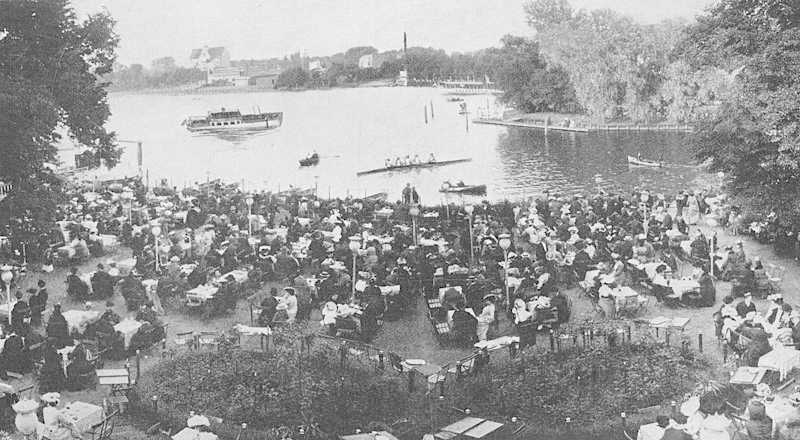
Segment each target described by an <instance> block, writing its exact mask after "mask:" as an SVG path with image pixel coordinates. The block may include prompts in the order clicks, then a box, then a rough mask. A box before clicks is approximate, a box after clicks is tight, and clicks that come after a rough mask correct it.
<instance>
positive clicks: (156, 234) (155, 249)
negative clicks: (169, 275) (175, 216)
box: [150, 224, 161, 272]
mask: <svg viewBox="0 0 800 440" xmlns="http://www.w3.org/2000/svg"><path fill="white" fill-rule="evenodd" d="M150 232H152V233H153V241H154V242H155V246H154V247H153V253H155V256H156V262H155V268H156V272H158V237H159V236H160V235H161V226H159V225H157V224H156V225H154V226H153V227H152V228H150Z"/></svg>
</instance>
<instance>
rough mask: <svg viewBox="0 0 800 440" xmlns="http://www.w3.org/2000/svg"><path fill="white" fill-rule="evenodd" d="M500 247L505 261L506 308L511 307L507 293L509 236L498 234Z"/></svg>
mask: <svg viewBox="0 0 800 440" xmlns="http://www.w3.org/2000/svg"><path fill="white" fill-rule="evenodd" d="M498 243H499V244H500V247H501V248H503V256H504V257H505V260H506V265H505V269H504V270H503V276H504V277H505V281H506V282H505V285H506V306H510V305H511V296H510V295H509V293H508V248H510V247H511V236H510V235H508V234H500V237H499V241H498Z"/></svg>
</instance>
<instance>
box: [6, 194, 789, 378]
mask: <svg viewBox="0 0 800 440" xmlns="http://www.w3.org/2000/svg"><path fill="white" fill-rule="evenodd" d="M93 194H95V195H93V196H92V197H91V201H89V200H87V199H86V198H85V197H84V196H83V195H82V193H80V191H77V192H76V194H75V198H74V199H73V200H72V201H71V203H69V204H67V205H65V206H63V207H61V210H60V211H59V216H60V217H59V218H60V219H61V221H62V222H64V228H63V229H66V230H67V231H68V232H69V236H68V237H66V240H65V241H66V242H68V243H72V245H75V246H79V247H80V246H83V245H82V244H81V243H82V241H85V239H86V238H87V237H88V236H96V235H98V232H101V231H102V232H112V233H114V234H115V235H117V236H118V238H119V240H120V242H121V243H123V244H125V245H127V246H129V247H130V248H131V250H132V254H133V258H134V259H135V264H134V265H133V266H134V267H133V269H132V270H127V273H125V272H126V271H125V270H122V269H121V268H118V267H117V263H115V262H113V261H110V262H108V264H106V265H103V264H101V265H98V266H97V270H96V271H95V272H94V273H93V274H92V275H91V277H90V279H89V282H88V283H87V281H86V280H85V277H82V276H81V274H79V273H78V272H77V270H76V269H73V270H72V271H71V273H70V274H69V275H68V277H67V280H66V285H67V287H66V289H67V292H68V294H69V295H70V296H72V297H74V298H76V299H78V300H84V301H85V300H89V299H92V300H98V299H99V300H105V299H107V298H110V297H112V296H113V294H114V293H115V291H119V293H120V294H121V295H122V297H123V298H124V300H125V302H126V305H127V308H128V310H129V311H131V312H136V313H137V319H138V320H140V321H143V322H146V323H147V325H148V326H149V327H146V328H145V329H144V330H141V331H140V333H141V335H144V336H142V337H143V338H145V337H146V338H147V339H148V340H146V341H140V342H137V344H139V343H141V344H146V343H152V342H153V341H155V340H159V339H158V338H159V336H161V337H163V333H162V334H159V333H158V332H156V331H153V329H162V324H161V322H160V320H159V318H158V316H157V315H158V313H157V312H162V311H163V308H162V307H161V302H162V301H165V300H169V299H170V298H177V299H178V301H181V300H183V298H185V295H186V293H187V292H188V291H190V290H191V289H193V288H195V287H198V286H201V285H205V284H210V283H213V284H217V285H218V290H217V293H216V294H215V295H214V301H210V307H209V308H208V309H207V316H215V315H218V314H222V313H226V312H228V311H230V310H232V309H234V308H235V306H236V303H237V300H239V299H244V298H247V299H249V301H250V302H251V303H253V304H255V305H257V306H258V307H259V309H260V313H259V315H258V316H257V318H256V319H257V325H258V326H262V327H268V326H272V325H278V324H280V323H283V322H293V321H294V320H296V319H303V318H308V317H310V316H311V315H312V310H319V312H320V313H319V314H320V316H321V319H320V323H321V324H322V326H323V327H324V328H325V329H326V330H327V331H329V332H330V333H331V334H336V333H338V332H355V333H357V334H359V335H361V336H362V337H364V338H365V339H370V338H371V337H372V336H374V335H375V333H376V332H377V331H378V329H379V326H380V322H381V319H382V318H384V317H388V316H392V315H396V314H398V313H402V311H403V310H405V309H407V308H409V307H410V306H412V305H413V304H414V303H415V301H416V299H415V296H414V295H415V294H416V292H417V290H418V289H420V288H421V290H422V291H423V292H424V294H425V296H426V297H427V298H429V299H431V298H437V297H438V299H439V305H438V307H436V308H435V309H432V310H431V312H432V318H433V319H434V321H437V322H446V323H448V325H449V327H450V328H451V329H452V334H453V335H454V336H455V338H456V340H458V341H460V342H463V343H466V344H472V343H474V342H475V341H481V340H486V339H487V338H488V337H489V331H490V329H491V328H492V327H493V326H495V325H496V324H497V322H498V318H499V313H500V311H502V310H505V311H507V312H509V313H510V315H509V316H511V317H512V319H513V322H514V324H515V325H516V326H517V328H518V331H519V333H520V335H521V336H524V335H526V334H530V332H535V331H537V330H539V329H540V328H541V327H542V326H546V325H550V326H553V325H558V324H560V323H563V322H565V321H567V320H568V319H569V317H570V312H571V310H570V302H571V300H570V299H569V298H568V297H567V295H565V294H564V292H562V290H563V289H562V288H563V287H565V286H571V285H574V284H575V283H578V282H583V284H582V285H583V286H584V287H585V289H586V290H587V292H588V293H589V296H590V297H591V298H593V299H594V300H595V301H596V302H597V305H598V308H599V310H601V311H602V312H603V314H604V315H605V316H606V317H608V318H614V317H616V315H617V310H616V309H615V303H614V301H613V299H612V296H611V294H610V293H609V290H611V289H613V288H616V287H618V286H625V285H628V286H636V287H638V286H641V285H645V286H646V287H647V289H648V290H649V291H650V292H651V293H652V294H653V295H654V296H655V297H656V298H657V299H658V300H659V301H664V302H667V303H669V304H673V305H684V306H690V307H711V306H713V305H714V304H715V301H716V293H715V287H714V281H713V280H714V276H716V277H717V278H722V279H726V280H735V281H736V282H735V283H734V287H735V289H734V295H736V294H738V293H739V292H740V293H741V294H742V295H744V294H745V293H746V292H757V291H759V286H760V285H761V284H764V283H763V278H764V276H763V273H760V272H759V271H762V270H763V265H761V263H760V261H757V260H756V261H754V262H753V263H750V262H749V261H748V260H747V259H746V258H744V255H743V251H742V250H741V246H738V247H737V248H736V249H729V250H728V249H726V250H725V251H726V252H723V253H722V255H721V256H720V257H717V258H714V260H713V261H712V260H711V258H712V256H713V255H714V253H715V250H716V240H715V237H712V238H711V239H710V240H709V239H708V238H707V237H706V236H705V235H704V234H703V232H702V231H701V230H700V229H699V228H694V227H693V225H695V224H697V223H698V222H700V221H701V219H702V217H703V216H704V215H708V214H710V213H712V210H713V208H714V204H715V203H716V202H718V200H714V199H711V198H710V197H708V196H707V195H706V194H704V193H703V192H698V193H695V194H689V193H686V192H681V193H679V194H678V196H677V197H676V198H675V199H674V200H668V199H667V198H666V197H664V196H663V195H661V194H651V193H649V192H648V191H645V190H635V191H634V192H633V193H631V194H619V193H617V194H611V193H605V192H604V191H602V190H601V191H598V192H597V193H595V194H592V195H589V196H583V195H576V196H572V197H563V196H558V195H556V194H550V193H547V192H546V193H545V194H544V197H540V198H537V199H535V200H530V201H523V202H521V203H517V204H511V203H509V202H504V203H499V204H490V203H488V202H483V203H481V204H479V205H477V206H475V207H474V220H473V218H472V213H470V214H467V213H466V210H465V209H463V208H461V207H454V208H453V210H452V212H451V207H439V208H425V209H423V210H422V212H421V213H420V214H421V215H419V216H418V217H415V218H412V216H411V210H410V207H411V206H415V205H414V203H413V202H414V201H415V200H418V196H417V197H413V192H412V191H409V190H408V189H407V190H406V191H404V197H403V199H404V200H402V201H400V202H397V203H390V202H386V201H384V200H380V199H376V200H369V199H346V200H341V199H334V200H321V199H317V198H315V197H313V195H312V194H309V193H303V192H301V191H294V192H288V193H284V194H271V193H245V192H242V191H241V190H240V189H239V188H237V187H236V186H235V185H223V184H220V183H210V184H205V185H198V186H197V187H194V188H190V189H185V190H183V191H176V190H174V189H169V188H165V187H160V188H154V189H153V190H152V191H150V192H144V191H143V188H141V187H134V188H128V187H124V186H122V185H116V186H114V185H112V186H109V187H106V188H104V189H103V190H101V191H97V192H93ZM124 194H130V195H129V196H124ZM467 216H469V217H471V218H470V220H473V221H472V222H471V224H472V226H473V228H472V231H469V230H468V228H467V227H466V225H467V224H470V222H468V221H467ZM87 219H88V221H90V222H91V224H90V225H88V227H87V225H86V222H87ZM445 219H446V220H445ZM412 220H419V226H418V227H417V224H416V223H415V222H414V221H412ZM415 227H416V230H415ZM92 228H95V229H92ZM504 234H507V235H508V240H509V243H508V246H507V248H504V247H503V246H501V245H502V243H501V241H502V240H503V237H504ZM73 236H75V237H77V238H78V240H77V242H75V240H72V239H71V238H73ZM355 237H357V239H355ZM90 241H91V242H92V243H95V244H94V245H93V248H94V249H95V250H94V251H91V250H89V254H97V255H100V254H102V252H103V249H102V241H99V240H90ZM76 243H77V244H76ZM353 243H355V248H353V247H352V246H353ZM87 249H88V245H87ZM354 250H355V254H356V258H355V271H356V274H355V277H354V276H353V269H352V267H353V266H352V264H353V263H352V261H353V255H354ZM13 255H15V254H13ZM13 255H12V257H13ZM73 255H77V256H78V257H77V260H78V261H79V259H80V258H82V257H83V255H84V252H83V251H76V252H75V253H74V254H73ZM70 258H76V257H75V256H73V257H70ZM506 258H507V259H508V267H506V265H505V260H506ZM679 261H685V262H688V263H689V264H691V265H692V266H693V267H694V268H695V270H694V271H693V273H692V275H691V277H692V279H693V280H694V281H695V282H696V284H697V288H694V289H690V290H689V291H681V292H675V291H674V290H673V289H672V286H671V284H672V283H671V279H672V278H673V276H672V274H675V273H678V272H679V271H680V266H679V264H680V263H679ZM44 263H50V262H49V261H44ZM712 264H713V266H712ZM45 265H46V264H45ZM712 267H713V269H712ZM242 268H244V269H246V270H247V272H248V273H247V281H245V282H241V281H238V280H236V279H235V277H233V276H232V275H230V273H231V272H232V271H234V270H240V269H242ZM712 273H713V275H714V276H712ZM223 274H228V275H225V276H223ZM587 274H589V276H588V277H587ZM151 279H152V280H156V281H157V287H156V288H155V290H154V291H150V290H148V289H147V288H146V287H145V286H144V284H143V280H151ZM309 279H310V282H309ZM507 279H508V280H509V298H508V299H509V301H508V303H506V302H505V292H504V287H505V283H506V280H507ZM353 280H355V285H354V284H353ZM266 282H282V283H284V284H285V285H286V286H287V287H286V288H284V289H283V290H282V292H281V293H280V294H279V292H278V289H277V288H271V289H270V290H269V292H268V293H267V294H264V293H256V294H253V292H263V291H261V290H259V288H260V287H261V286H262V285H263V284H264V283H266ZM760 283H761V284H760ZM393 286H396V287H397V288H396V289H392V288H388V287H393ZM45 287H46V286H44V285H43V283H40V288H39V289H38V290H37V291H36V292H31V295H30V297H29V299H28V301H27V302H26V301H25V300H24V299H23V298H22V297H21V295H19V294H18V298H19V300H18V302H17V303H16V304H15V306H14V310H12V320H11V321H12V324H11V326H10V327H9V328H8V329H6V334H8V335H9V336H8V338H7V339H6V344H5V347H4V349H3V354H2V362H3V364H4V365H5V366H6V368H5V370H7V371H19V372H22V373H24V372H25V371H29V370H30V368H31V361H30V359H31V354H30V353H29V352H28V351H27V350H26V348H25V347H30V346H36V344H37V341H42V342H43V344H42V345H41V349H42V352H43V355H42V358H43V360H44V362H43V365H42V367H41V373H42V374H41V382H42V383H41V384H40V388H41V389H44V390H55V391H57V390H60V389H62V388H75V387H79V386H80V380H81V378H83V377H85V375H86V373H87V372H88V371H90V369H91V367H92V365H93V363H92V360H93V357H94V356H97V354H96V353H92V352H91V351H90V350H86V349H81V350H79V349H75V350H73V351H72V354H71V357H72V359H71V360H70V364H69V366H68V367H67V368H66V370H65V369H64V368H63V358H62V356H61V355H60V354H59V353H58V351H57V350H59V349H61V348H63V347H64V346H67V345H70V344H74V343H75V342H74V340H73V338H72V335H71V333H70V329H69V326H68V325H67V323H66V321H65V320H64V318H63V315H62V314H61V311H60V308H59V307H58V305H54V306H53V311H52V313H51V314H50V317H49V320H48V322H47V324H46V326H45V336H38V334H37V333H36V332H32V331H31V328H33V327H36V326H37V325H40V324H39V322H37V321H41V319H42V313H43V311H44V310H46V308H47V294H46V288H45ZM453 287H460V289H454V288H453ZM298 292H302V293H307V294H306V295H298ZM747 301H749V300H748V299H747V297H746V298H745V300H744V302H743V304H744V303H745V302H747ZM776 301H778V299H777V298H776ZM730 303H731V301H730V298H726V299H725V305H724V306H723V308H722V310H720V313H718V315H719V316H718V317H719V320H720V321H721V322H722V325H721V327H722V328H724V329H726V330H728V329H731V328H733V327H732V326H734V325H737V327H736V329H737V331H738V333H742V330H745V329H744V328H742V327H744V326H748V325H750V324H748V323H752V322H753V321H754V319H749V317H751V316H752V315H749V313H750V312H751V311H748V312H747V313H744V314H741V313H739V311H736V313H731V311H730V308H731V307H729V306H730ZM429 304H430V302H429ZM748 304H749V303H748ZM775 304H777V302H775ZM748 307H749V306H748ZM775 309H776V310H777V309H779V310H780V311H781V313H778V314H777V317H775V316H773V315H775V314H774V313H772V311H773V308H771V309H770V313H769V314H768V316H767V317H766V319H765V322H766V323H768V325H770V326H774V327H775V328H776V329H782V328H791V329H792V331H791V332H790V333H791V334H792V336H795V335H796V337H798V336H800V328H798V330H797V331H794V326H795V325H796V323H797V322H798V321H800V315H799V314H797V313H793V312H791V311H789V310H786V309H785V307H784V306H781V307H776V308H775ZM28 321H30V323H29V322H28ZM119 321H120V317H119V316H118V315H116V314H115V313H114V312H113V311H112V310H111V309H110V307H109V308H108V310H106V312H105V313H104V314H103V315H102V316H101V317H100V319H99V320H97V321H96V322H95V323H93V324H91V325H90V326H88V327H87V329H86V335H84V336H88V337H97V338H98V340H100V341H101V344H100V345H101V346H102V347H103V348H102V350H110V351H117V352H124V349H122V348H120V347H124V344H123V343H122V341H121V336H120V335H119V334H117V332H115V331H114V325H115V324H117V323H118V322H119ZM732 322H735V323H736V324H732ZM776 322H777V324H775V323H776ZM762 327H763V324H762ZM162 331H163V330H162ZM744 333H747V332H746V331H745V332H744ZM725 334H731V335H735V334H737V333H736V332H730V331H728V332H727V333H725ZM137 335H139V333H137ZM37 336H38V338H37ZM15 337H16V338H18V339H19V340H20V341H19V343H17V342H14V339H13V338H15ZM749 339H750V340H760V339H759V337H753V335H750V336H749ZM23 341H24V342H23ZM120 344H123V345H122V346H121V345H120ZM137 344H133V343H132V345H134V346H136V345H137ZM79 346H80V344H79ZM143 346H144V345H143ZM762 348H763V347H762ZM751 350H752V356H753V357H755V356H756V355H757V354H758V352H760V351H759V349H758V348H755V347H754V348H752V349H751ZM0 370H2V369H0ZM65 371H66V372H65Z"/></svg>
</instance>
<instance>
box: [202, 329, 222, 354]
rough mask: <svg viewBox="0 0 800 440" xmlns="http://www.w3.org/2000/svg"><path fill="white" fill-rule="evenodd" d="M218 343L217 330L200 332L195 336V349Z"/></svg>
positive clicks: (214, 345) (213, 345)
mask: <svg viewBox="0 0 800 440" xmlns="http://www.w3.org/2000/svg"><path fill="white" fill-rule="evenodd" d="M218 345H219V334H218V333H217V332H200V334H199V335H198V336H197V349H198V350H200V349H201V348H203V347H204V346H206V347H216V346H218Z"/></svg>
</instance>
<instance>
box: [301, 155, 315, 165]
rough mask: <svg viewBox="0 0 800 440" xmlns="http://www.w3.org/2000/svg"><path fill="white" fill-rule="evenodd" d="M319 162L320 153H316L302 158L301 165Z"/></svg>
mask: <svg viewBox="0 0 800 440" xmlns="http://www.w3.org/2000/svg"><path fill="white" fill-rule="evenodd" d="M318 163H319V155H318V154H316V153H314V154H312V155H311V156H308V157H306V158H305V159H300V166H301V167H310V166H312V165H316V164H318Z"/></svg>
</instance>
